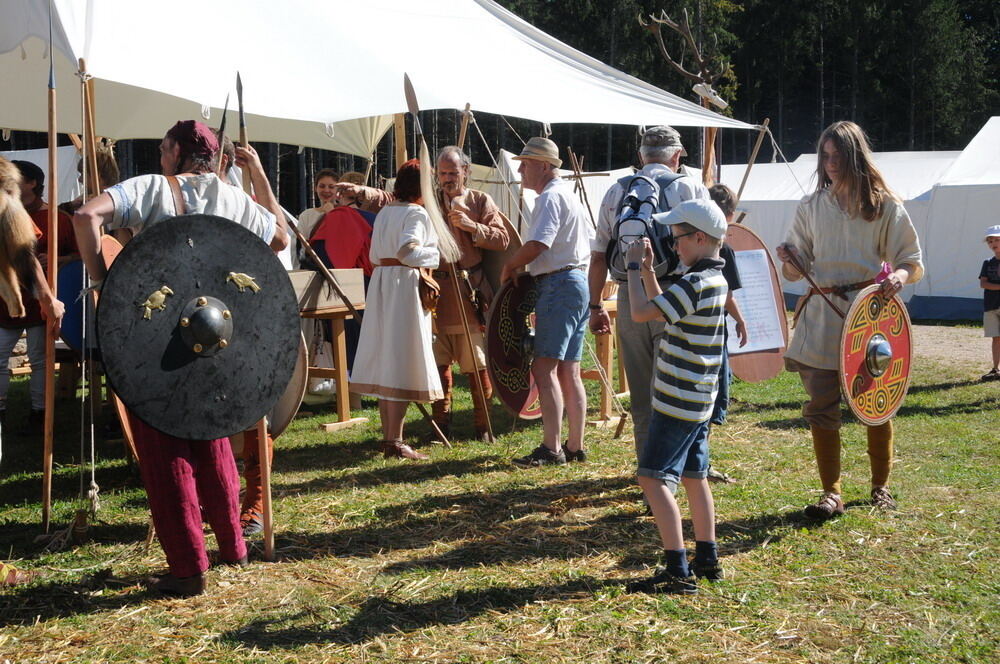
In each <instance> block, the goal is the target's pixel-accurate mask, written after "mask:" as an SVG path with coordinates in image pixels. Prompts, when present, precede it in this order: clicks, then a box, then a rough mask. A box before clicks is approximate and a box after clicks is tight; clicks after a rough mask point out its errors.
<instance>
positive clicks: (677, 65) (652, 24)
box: [638, 9, 729, 85]
mask: <svg viewBox="0 0 1000 664" xmlns="http://www.w3.org/2000/svg"><path fill="white" fill-rule="evenodd" d="M683 15H684V18H683V20H682V21H681V22H680V23H678V22H677V21H675V20H673V19H672V18H670V16H669V15H668V14H667V11H666V10H665V9H661V10H660V15H659V16H657V15H655V14H650V15H649V21H648V22H647V21H646V20H644V19H643V17H642V16H641V15H640V16H639V17H638V18H639V25H641V26H642V27H644V28H646V29H647V30H649V32H650V33H652V34H653V36H654V37H656V43H657V44H659V46H660V52H661V53H662V54H663V57H664V58H665V59H666V61H667V63H668V64H669V65H670V66H671V67H673V69H674V71H676V72H677V73H678V74H680V75H681V76H684V77H685V78H688V79H690V80H692V81H694V82H695V83H707V84H709V85H712V84H713V83H714V82H715V81H717V80H718V79H719V78H720V77H722V76H723V75H724V74H725V73H726V72H728V71H729V65H728V64H727V65H725V66H724V67H723V68H722V69H721V70H720V71H712V63H711V62H709V60H708V59H707V58H705V57H703V56H702V54H701V51H700V50H699V49H698V43H697V42H696V41H695V39H694V34H693V33H692V32H691V22H690V21H689V19H688V13H687V9H684V10H683ZM661 25H665V26H667V27H668V28H670V29H671V30H673V31H674V32H676V33H677V34H679V35H680V36H681V37H682V38H683V39H684V41H685V42H687V45H688V48H690V49H691V53H692V54H693V55H694V59H695V64H696V65H697V66H698V73H697V74H695V73H692V72H690V71H688V70H687V69H685V68H684V65H683V59H682V60H681V62H678V61H677V60H675V59H674V58H673V57H671V55H670V52H669V51H668V50H667V44H666V42H665V41H664V40H663V34H662V32H661V28H660V26H661ZM712 38H713V40H714V43H715V44H718V38H717V37H716V36H715V34H713V35H712Z"/></svg>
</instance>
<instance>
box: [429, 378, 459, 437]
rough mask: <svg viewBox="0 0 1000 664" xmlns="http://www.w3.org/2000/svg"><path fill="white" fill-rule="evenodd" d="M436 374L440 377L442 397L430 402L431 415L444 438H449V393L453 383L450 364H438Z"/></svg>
mask: <svg viewBox="0 0 1000 664" xmlns="http://www.w3.org/2000/svg"><path fill="white" fill-rule="evenodd" d="M437 369H438V376H439V377H440V378H441V390H442V391H443V392H444V398H443V399H438V400H437V401H434V402H432V403H431V417H433V418H434V423H435V424H437V425H438V428H439V429H441V433H443V434H444V435H445V437H446V438H451V393H452V387H453V385H454V382H455V381H454V378H453V377H452V373H451V365H440V364H439V365H438V368H437Z"/></svg>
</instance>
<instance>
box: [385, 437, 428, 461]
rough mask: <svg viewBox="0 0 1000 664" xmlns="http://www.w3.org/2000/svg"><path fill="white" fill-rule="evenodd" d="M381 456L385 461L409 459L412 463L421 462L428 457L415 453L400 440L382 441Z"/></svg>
mask: <svg viewBox="0 0 1000 664" xmlns="http://www.w3.org/2000/svg"><path fill="white" fill-rule="evenodd" d="M381 450H382V455H383V456H384V457H385V458H386V459H392V458H397V459H411V460H413V461H423V460H425V459H429V458H430V457H429V456H427V455H426V454H421V453H420V452H417V451H416V450H414V449H413V448H412V447H410V446H409V445H407V444H406V443H404V442H403V441H401V440H383V441H382V443H381Z"/></svg>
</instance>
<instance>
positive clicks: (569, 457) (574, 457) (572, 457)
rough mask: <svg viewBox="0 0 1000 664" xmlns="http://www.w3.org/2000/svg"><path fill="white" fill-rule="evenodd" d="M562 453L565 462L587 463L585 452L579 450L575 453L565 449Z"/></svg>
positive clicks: (581, 449)
mask: <svg viewBox="0 0 1000 664" xmlns="http://www.w3.org/2000/svg"><path fill="white" fill-rule="evenodd" d="M563 452H565V453H566V461H577V462H579V463H585V462H586V461H587V450H585V449H583V448H580V449H578V450H577V451H575V452H574V451H573V450H568V449H566V448H565V447H564V448H563Z"/></svg>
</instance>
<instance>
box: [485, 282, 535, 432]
mask: <svg viewBox="0 0 1000 664" xmlns="http://www.w3.org/2000/svg"><path fill="white" fill-rule="evenodd" d="M537 299H538V289H537V288H536V287H535V280H534V279H533V278H532V277H531V276H530V275H524V276H522V277H521V278H520V279H518V280H517V281H516V282H514V281H509V282H507V283H506V284H504V286H503V287H502V288H501V289H500V290H499V292H497V294H496V297H494V298H493V304H492V305H491V306H490V311H489V319H488V320H487V322H486V368H487V369H488V370H489V372H490V379H491V380H492V381H493V391H494V392H495V393H496V395H497V398H498V399H500V403H502V404H503V405H504V406H506V407H507V408H508V409H509V410H510V411H511V412H512V413H514V414H515V415H517V416H518V417H520V418H521V419H524V420H535V419H538V418H539V417H541V416H542V407H541V404H540V403H539V401H538V388H537V387H536V386H535V380H534V378H533V377H532V376H531V359H532V355H533V354H532V348H531V347H532V340H533V333H532V328H531V320H530V319H531V314H532V312H533V311H534V310H535V302H536V301H537Z"/></svg>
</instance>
